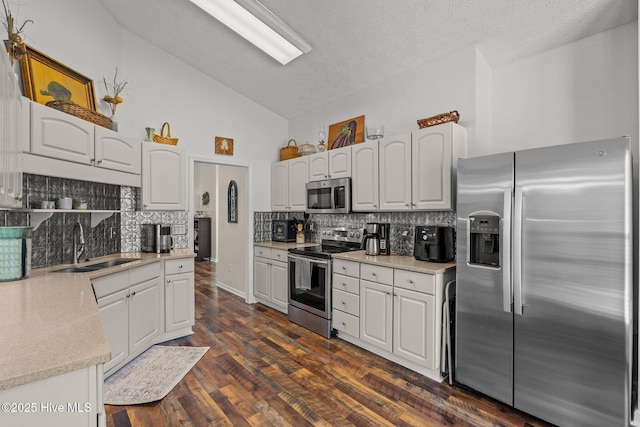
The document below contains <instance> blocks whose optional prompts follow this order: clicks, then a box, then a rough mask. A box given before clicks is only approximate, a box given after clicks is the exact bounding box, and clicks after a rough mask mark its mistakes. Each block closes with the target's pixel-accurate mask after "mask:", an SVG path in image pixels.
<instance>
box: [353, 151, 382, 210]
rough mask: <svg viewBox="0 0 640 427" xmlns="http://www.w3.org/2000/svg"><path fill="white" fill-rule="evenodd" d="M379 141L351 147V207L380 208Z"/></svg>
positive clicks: (358, 208) (361, 208)
mask: <svg viewBox="0 0 640 427" xmlns="http://www.w3.org/2000/svg"><path fill="white" fill-rule="evenodd" d="M378 171H379V168H378V141H371V142H365V143H362V144H356V145H354V146H353V147H352V149H351V174H352V184H351V209H353V210H354V211H365V212H369V211H377V210H378V209H379V206H380V204H379V194H380V192H379V182H378V179H379V178H378Z"/></svg>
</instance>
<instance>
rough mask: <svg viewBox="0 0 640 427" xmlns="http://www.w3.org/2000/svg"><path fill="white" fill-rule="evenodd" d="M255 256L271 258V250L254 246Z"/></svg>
mask: <svg viewBox="0 0 640 427" xmlns="http://www.w3.org/2000/svg"><path fill="white" fill-rule="evenodd" d="M253 254H254V255H255V256H259V257H262V258H271V248H265V247H264V246H254V247H253Z"/></svg>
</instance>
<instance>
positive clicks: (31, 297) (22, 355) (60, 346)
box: [0, 249, 195, 390]
mask: <svg viewBox="0 0 640 427" xmlns="http://www.w3.org/2000/svg"><path fill="white" fill-rule="evenodd" d="M192 256H195V254H193V253H192V252H191V251H189V250H187V249H178V250H173V251H171V252H170V253H166V254H155V253H133V252H132V253H121V254H113V255H108V256H104V257H99V258H94V259H92V260H91V261H86V262H82V263H80V264H79V265H89V264H95V263H98V262H102V261H107V260H113V259H119V258H133V259H136V261H132V262H129V263H126V264H122V265H118V266H115V267H109V268H104V269H102V270H98V271H93V272H90V273H57V272H54V270H59V269H62V268H66V267H73V265H72V264H63V265H56V266H53V267H48V268H40V269H34V270H33V271H32V272H31V277H29V278H27V279H24V280H18V281H13V282H1V283H0V325H1V327H0V343H2V344H1V345H0V390H5V389H8V388H12V387H16V386H19V385H22V384H27V383H30V382H34V381H38V380H42V379H45V378H49V377H52V376H55V375H61V374H64V373H67V372H71V371H75V370H78V369H82V368H85V367H88V366H92V365H97V364H100V363H104V362H107V361H109V359H110V358H111V353H110V349H109V342H108V340H107V337H106V335H105V333H104V329H103V327H102V320H101V318H100V313H99V311H98V304H97V303H96V299H95V296H94V293H93V288H92V287H91V281H90V280H91V279H92V278H95V277H100V276H104V275H107V274H112V273H117V272H118V271H123V270H126V269H129V268H132V267H136V266H140V265H144V264H148V263H151V262H153V261H156V260H159V259H171V258H185V257H192Z"/></svg>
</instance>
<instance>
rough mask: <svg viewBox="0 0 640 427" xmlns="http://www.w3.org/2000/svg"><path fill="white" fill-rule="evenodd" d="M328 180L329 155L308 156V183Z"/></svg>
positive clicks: (326, 153) (322, 153) (324, 152)
mask: <svg viewBox="0 0 640 427" xmlns="http://www.w3.org/2000/svg"><path fill="white" fill-rule="evenodd" d="M328 178H329V153H328V152H327V151H323V152H321V153H316V154H312V155H310V156H309V182H312V181H322V180H323V179H328Z"/></svg>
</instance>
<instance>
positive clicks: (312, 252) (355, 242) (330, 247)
mask: <svg viewBox="0 0 640 427" xmlns="http://www.w3.org/2000/svg"><path fill="white" fill-rule="evenodd" d="M319 234H320V236H322V237H323V240H322V243H321V245H320V246H307V247H302V248H291V249H289V252H291V253H293V254H298V255H305V256H309V257H312V258H322V259H330V258H331V255H332V254H338V253H342V252H350V251H359V250H361V244H362V240H363V238H364V230H362V229H360V228H357V229H356V228H335V229H332V228H329V229H327V228H323V229H320V231H319Z"/></svg>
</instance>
